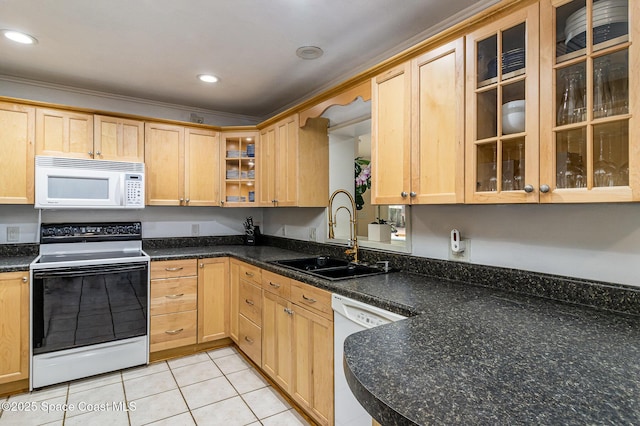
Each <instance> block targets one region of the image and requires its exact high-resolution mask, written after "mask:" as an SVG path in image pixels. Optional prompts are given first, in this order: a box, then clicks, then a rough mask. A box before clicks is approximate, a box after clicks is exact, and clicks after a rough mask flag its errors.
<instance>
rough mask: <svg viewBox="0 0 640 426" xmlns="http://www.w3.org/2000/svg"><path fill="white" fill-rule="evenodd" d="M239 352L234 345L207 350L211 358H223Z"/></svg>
mask: <svg viewBox="0 0 640 426" xmlns="http://www.w3.org/2000/svg"><path fill="white" fill-rule="evenodd" d="M237 353H238V352H236V350H235V349H234V348H233V346H227V347H226V348H220V349H214V350H212V351H209V352H207V354H208V355H209V356H210V357H211V359H217V358H222V357H223V356H229V355H236V354H237Z"/></svg>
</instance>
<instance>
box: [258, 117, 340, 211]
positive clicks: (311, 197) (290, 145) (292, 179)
mask: <svg viewBox="0 0 640 426" xmlns="http://www.w3.org/2000/svg"><path fill="white" fill-rule="evenodd" d="M327 126H328V120H327V119H325V118H314V119H309V120H307V122H306V125H305V126H304V127H302V128H301V127H300V126H299V122H298V115H297V114H294V115H292V116H289V117H287V118H285V119H282V120H280V121H278V122H277V123H275V124H273V125H271V126H269V127H266V128H264V129H262V130H261V131H260V144H259V145H258V146H257V148H256V149H257V154H256V155H257V156H258V161H259V164H258V165H257V169H256V173H257V174H258V182H257V185H258V201H259V205H260V206H263V207H285V206H299V207H324V206H326V205H327V203H328V198H329V195H328V194H329V138H328V135H327Z"/></svg>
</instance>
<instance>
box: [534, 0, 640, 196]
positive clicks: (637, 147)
mask: <svg viewBox="0 0 640 426" xmlns="http://www.w3.org/2000/svg"><path fill="white" fill-rule="evenodd" d="M541 11H542V14H541V19H540V22H541V47H542V52H541V64H540V66H541V90H540V93H541V100H542V105H544V106H545V107H544V108H542V109H541V110H540V117H541V118H540V119H541V135H540V137H541V167H540V183H541V186H540V191H541V192H542V194H541V195H540V197H541V201H542V202H618V201H640V140H639V133H638V118H637V114H638V112H640V105H639V104H638V99H639V97H640V84H639V81H640V79H639V78H638V76H637V74H633V73H632V72H630V71H634V70H635V71H636V72H637V70H639V69H640V51H639V49H638V46H634V45H633V41H635V42H637V41H638V40H640V26H639V25H638V23H637V22H636V23H635V25H630V24H631V22H632V21H631V20H630V17H633V19H636V20H637V19H638V17H640V2H638V1H636V0H598V1H592V0H573V1H567V0H543V1H542V3H541Z"/></svg>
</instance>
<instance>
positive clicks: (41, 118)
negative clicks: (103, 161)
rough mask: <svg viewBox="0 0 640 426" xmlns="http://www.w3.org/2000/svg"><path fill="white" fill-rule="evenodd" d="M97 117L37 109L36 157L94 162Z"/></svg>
mask: <svg viewBox="0 0 640 426" xmlns="http://www.w3.org/2000/svg"><path fill="white" fill-rule="evenodd" d="M94 152H95V151H94V149H93V114H85V113H81V112H74V111H66V110H57V109H47V108H37V109H36V154H37V155H53V156H61V157H74V158H94Z"/></svg>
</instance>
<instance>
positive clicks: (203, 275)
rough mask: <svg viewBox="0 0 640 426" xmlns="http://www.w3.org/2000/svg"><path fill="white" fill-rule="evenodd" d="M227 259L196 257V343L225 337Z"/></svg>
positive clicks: (226, 330) (227, 318) (227, 311)
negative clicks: (198, 258)
mask: <svg viewBox="0 0 640 426" xmlns="http://www.w3.org/2000/svg"><path fill="white" fill-rule="evenodd" d="M229 298H230V292H229V258H227V257H218V258H211V259H200V260H198V343H204V342H212V341H214V340H218V339H222V338H224V337H229V308H230V299H229Z"/></svg>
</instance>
